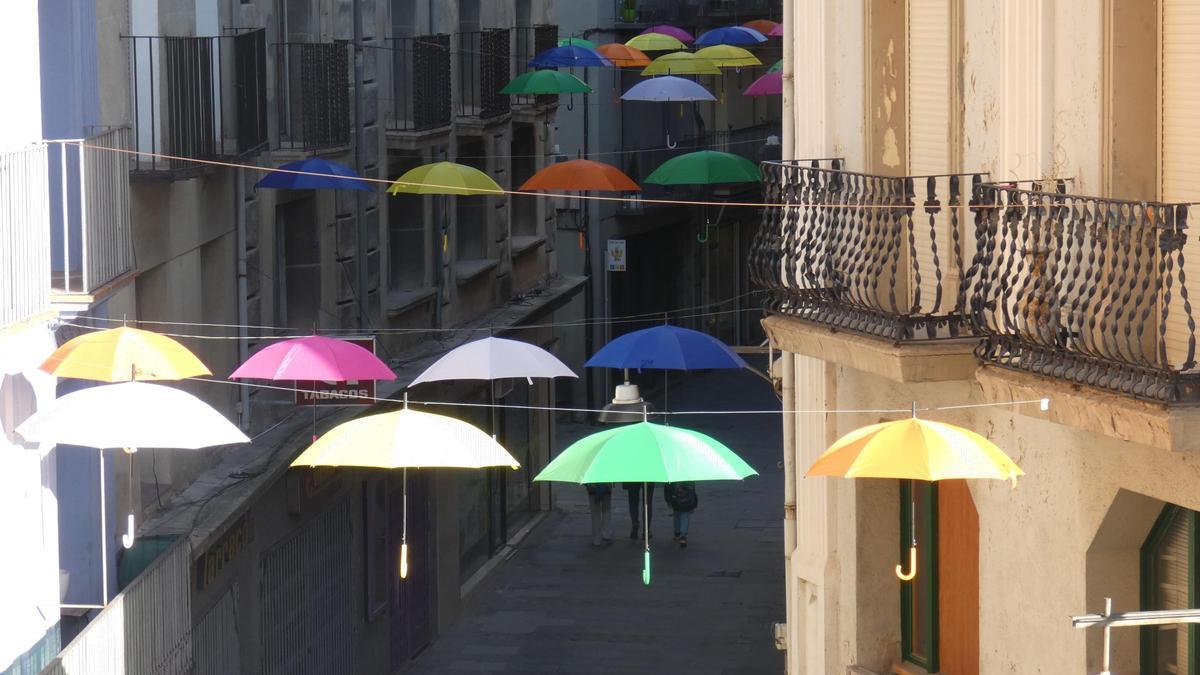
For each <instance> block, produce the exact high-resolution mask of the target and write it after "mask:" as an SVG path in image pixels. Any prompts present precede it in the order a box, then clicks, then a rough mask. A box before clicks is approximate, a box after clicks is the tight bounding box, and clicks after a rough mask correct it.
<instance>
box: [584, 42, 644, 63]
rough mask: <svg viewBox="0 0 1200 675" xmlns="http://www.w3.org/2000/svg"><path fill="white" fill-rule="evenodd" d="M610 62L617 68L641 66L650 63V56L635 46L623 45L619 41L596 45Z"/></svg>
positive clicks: (597, 49)
mask: <svg viewBox="0 0 1200 675" xmlns="http://www.w3.org/2000/svg"><path fill="white" fill-rule="evenodd" d="M596 51H598V52H600V53H601V54H603V55H604V57H605V58H607V59H608V60H609V61H612V64H613V65H614V66H616V67H618V68H631V67H636V68H641V67H645V66H648V65H650V57H649V56H646V52H643V51H642V50H640V49H638V48H637V47H630V46H629V45H623V44H621V43H620V42H610V43H608V44H606V45H600V46H599V47H596Z"/></svg>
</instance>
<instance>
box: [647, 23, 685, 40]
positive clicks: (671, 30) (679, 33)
mask: <svg viewBox="0 0 1200 675" xmlns="http://www.w3.org/2000/svg"><path fill="white" fill-rule="evenodd" d="M646 33H659V34H661V35H670V36H671V37H673V38H675V39H676V40H679V41H680V42H692V41H694V40H695V39H696V38H694V37H692V34H691V33H689V32H687V31H686V30H684V29H682V28H680V27H678V26H672V25H670V24H666V23H663V24H659V25H657V26H650V27H649V28H647V29H646V30H644V31H642V35H645V34H646Z"/></svg>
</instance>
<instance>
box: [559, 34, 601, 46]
mask: <svg viewBox="0 0 1200 675" xmlns="http://www.w3.org/2000/svg"><path fill="white" fill-rule="evenodd" d="M567 45H575V46H576V47H587V48H588V49H595V48H596V43H595V42H592V41H591V40H585V39H583V38H581V37H565V38H559V39H558V46H559V47H566V46H567Z"/></svg>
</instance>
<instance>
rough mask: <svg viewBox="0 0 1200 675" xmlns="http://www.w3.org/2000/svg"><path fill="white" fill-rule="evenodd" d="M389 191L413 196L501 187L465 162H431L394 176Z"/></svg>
mask: <svg viewBox="0 0 1200 675" xmlns="http://www.w3.org/2000/svg"><path fill="white" fill-rule="evenodd" d="M387 191H388V193H389V194H393V195H395V194H401V193H403V194H413V195H468V196H469V195H487V194H503V193H504V190H503V189H502V188H501V187H500V186H499V185H497V184H496V181H494V180H492V178H491V176H488V175H487V174H486V173H484V172H482V171H480V170H479V169H476V168H474V167H470V166H467V165H465V164H456V163H454V162H434V163H432V164H422V165H421V166H418V167H417V168H415V169H411V170H409V171H407V172H405V173H404V175H403V176H400V177H399V178H397V179H396V181H395V182H394V183H392V184H391V186H390V187H388V190H387Z"/></svg>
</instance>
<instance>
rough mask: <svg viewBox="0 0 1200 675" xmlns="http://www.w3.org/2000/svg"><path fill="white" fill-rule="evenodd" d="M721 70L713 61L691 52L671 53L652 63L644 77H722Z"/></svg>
mask: <svg viewBox="0 0 1200 675" xmlns="http://www.w3.org/2000/svg"><path fill="white" fill-rule="evenodd" d="M720 74H721V69H720V68H718V67H717V66H716V65H715V64H713V62H712V61H709V60H708V59H705V58H701V57H700V56H697V55H696V54H693V53H691V52H671V53H670V54H664V55H662V56H660V57H658V58H657V59H654V60H653V61H651V62H650V65H648V66H646V67H645V68H644V69H643V70H642V75H644V76H650V75H720Z"/></svg>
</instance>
